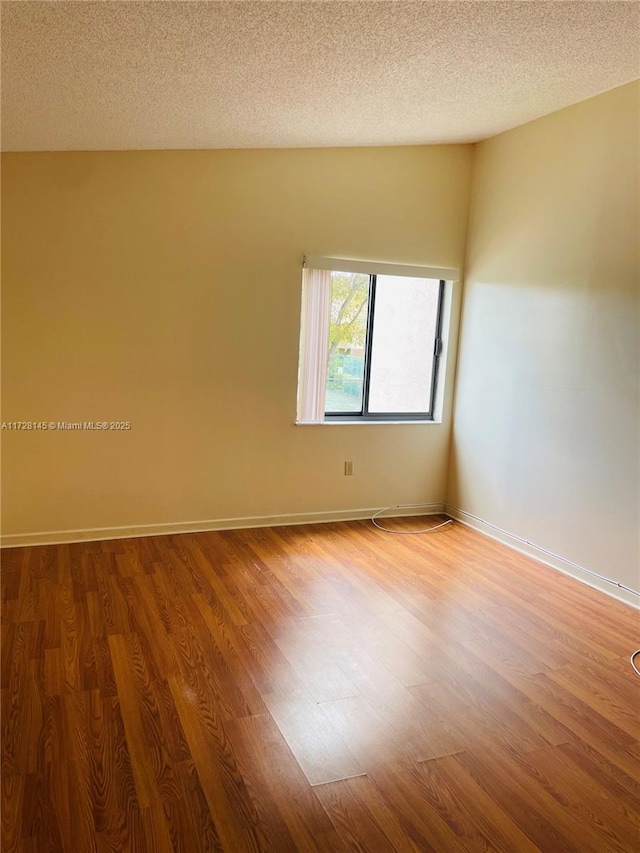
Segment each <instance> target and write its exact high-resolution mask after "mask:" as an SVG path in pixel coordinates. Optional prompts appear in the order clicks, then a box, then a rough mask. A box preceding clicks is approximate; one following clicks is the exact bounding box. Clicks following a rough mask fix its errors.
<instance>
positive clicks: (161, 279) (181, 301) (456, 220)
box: [2, 146, 472, 535]
mask: <svg viewBox="0 0 640 853" xmlns="http://www.w3.org/2000/svg"><path fill="white" fill-rule="evenodd" d="M471 155H472V149H471V147H470V146H440V147H428V148H427V147H424V148H422V147H416V148H389V149H374V148H368V149H338V150H298V151H218V152H204V151H202V152H198V151H190V152H111V153H56V154H42V153H41V154H8V155H5V156H4V157H3V174H2V181H3V184H2V207H3V235H2V236H3V241H2V242H3V246H2V248H3V269H2V272H3V291H4V292H3V312H4V313H3V322H4V338H3V356H4V358H3V369H4V388H3V403H4V405H3V420H5V421H9V420H11V421H13V420H39V419H43V420H45V421H50V420H52V421H59V420H65V421H85V420H94V421H95V420H106V421H111V420H123V421H130V422H131V423H132V430H131V431H130V432H128V433H107V434H103V433H96V432H93V433H77V432H68V433H52V432H37V433H34V432H31V433H26V432H19V433H8V432H6V431H5V432H4V433H3V436H2V437H3V439H4V442H3V533H4V534H5V535H11V534H22V533H39V532H43V531H60V530H79V529H93V528H100V527H114V526H115V527H119V526H127V525H144V524H161V523H173V522H177V523H180V522H188V521H199V520H210V519H212V520H215V519H225V518H234V517H246V516H263V515H274V514H289V513H305V512H322V511H335V510H349V509H357V508H364V507H377V506H385V505H387V504H390V503H396V502H403V503H412V502H418V501H427V502H441V501H444V498H445V491H446V476H447V470H446V469H447V455H448V442H449V432H450V408H451V406H450V399H449V400H448V402H447V405H445V416H444V422H443V424H442V425H402V426H377V425H376V426H329V427H301V426H298V427H296V426H294V419H295V404H296V374H297V358H298V329H299V310H300V273H301V269H300V267H301V260H302V254H303V253H304V252H307V253H310V254H319V255H329V256H331V255H333V256H338V257H340V256H346V257H355V258H363V259H373V260H381V261H396V262H406V263H410V264H428V265H435V266H454V267H460V266H461V265H462V260H463V252H464V240H465V230H466V222H467V205H468V198H467V195H468V185H469V173H470V165H471ZM451 355H452V356H453V353H452V354H451ZM451 386H452V383H451V382H449V389H448V390H449V398H450V397H451V390H452V389H451ZM346 459H351V460H353V462H354V468H355V476H353V477H351V478H346V477H344V475H343V463H344V460H346Z"/></svg>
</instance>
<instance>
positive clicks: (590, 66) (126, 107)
mask: <svg viewBox="0 0 640 853" xmlns="http://www.w3.org/2000/svg"><path fill="white" fill-rule="evenodd" d="M639 76H640V4H639V3H637V2H515V0H509V2H454V0H443V1H442V2H428V0H424V2H401V0H395V1H394V2H377V0H370V2H337V1H336V2H331V0H330V1H329V2H267V0H262V1H261V2H249V1H248V0H247V2H233V3H229V2H217V1H216V0H211V2H167V1H166V0H164V1H163V0H161V2H152V3H148V2H86V0H85V1H84V2H8V0H5V2H3V3H2V107H3V121H2V143H3V148H4V149H5V150H60V149H66V150H78V149H85V150H86V149H135V148H270V147H307V146H341V145H394V144H420V143H437V142H467V141H476V140H479V139H483V138H485V137H487V136H492V135H494V134H496V133H499V132H500V131H503V130H506V129H508V128H511V127H514V126H516V125H518V124H522V123H523V122H526V121H529V120H531V119H533V118H536V117H538V116H540V115H544V114H546V113H549V112H552V111H554V110H557V109H560V108H562V107H564V106H567V105H569V104H572V103H576V102H577V101H580V100H584V99H585V98H588V97H591V96H592V95H595V94H598V93H599V92H602V91H605V90H607V89H611V88H613V87H615V86H619V85H622V84H623V83H626V82H629V81H631V80H634V79H636V78H638V77H639Z"/></svg>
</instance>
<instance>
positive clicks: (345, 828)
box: [2, 518, 640, 853]
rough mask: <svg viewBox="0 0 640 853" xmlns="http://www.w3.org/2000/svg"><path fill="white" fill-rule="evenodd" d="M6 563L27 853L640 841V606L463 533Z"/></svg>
mask: <svg viewBox="0 0 640 853" xmlns="http://www.w3.org/2000/svg"><path fill="white" fill-rule="evenodd" d="M430 522H433V523H435V521H434V519H433V518H430V519H428V520H427V523H430ZM395 523H396V524H397V525H398V526H400V527H402V528H403V529H411V527H412V525H413V526H416V527H418V526H420V525H423V526H424V523H425V520H424V519H422V520H420V519H415V520H414V519H404V520H397V521H396V522H395ZM2 556H3V560H2V562H3V571H2V588H3V627H2V639H3V645H2V747H3V753H2V833H3V844H2V850H3V851H4V853H9V851H18V850H20V851H25V853H26V851H30V853H32V852H33V851H38V853H46V851H71V853H85V851H100V853H102V851H136V853H137V851H140V853H144V851H149V853H151V851H153V853H155V852H156V851H171V850H176V851H185V853H195V851H199V850H215V851H230V853H241V851H262V850H264V851H275V853H286V851H330V853H334V851H347V850H351V851H353V850H356V851H365V853H385V851H394V850H395V851H421V853H422V851H435V853H447V851H479V850H480V851H488V850H489V851H493V850H496V851H506V853H526V851H536V850H538V851H544V853H562V851H579V853H588V851H593V853H608V851H637V850H639V849H640V744H639V739H640V725H639V722H638V708H639V707H640V679H639V678H637V676H635V675H634V673H633V671H632V669H631V667H630V665H629V662H628V657H629V654H630V653H631V651H633V650H634V649H635V648H637V647H638V646H640V616H639V614H638V613H637V612H636V611H634V610H633V609H631V608H629V607H626V606H625V605H623V604H621V603H618V602H616V601H614V600H612V599H609V598H607V597H606V596H604V595H602V594H601V593H598V592H596V591H594V590H591V589H590V588H588V587H586V586H583V585H581V584H579V583H578V582H576V581H573V580H571V579H569V578H567V577H564V576H563V575H561V574H559V573H557V572H555V571H553V570H552V569H548V568H546V567H545V566H543V565H540V564H538V563H536V562H534V561H533V560H530V559H528V558H526V557H523V556H520V555H519V554H517V553H514V552H513V551H510V550H508V549H506V548H505V547H503V546H501V545H499V544H498V543H496V542H494V541H492V540H490V539H487V538H485V537H483V536H481V535H480V534H478V533H475V532H474V531H472V530H469V529H468V528H465V527H463V526H462V525H460V524H457V523H453V524H451V525H448V526H446V527H444V528H442V529H441V530H439V531H438V532H437V533H434V534H432V535H425V536H393V535H390V534H387V533H383V532H381V531H378V530H376V529H375V528H373V527H372V526H371V525H370V524H369V523H367V522H352V523H341V524H327V525H318V526H311V525H309V526H304V527H289V528H275V529H260V530H240V531H229V532H220V533H202V534H185V535H179V536H163V537H153V538H147V539H130V540H117V541H108V542H95V543H82V544H74V545H56V546H42V547H32V548H16V549H11V550H7V551H4V552H3V555H2Z"/></svg>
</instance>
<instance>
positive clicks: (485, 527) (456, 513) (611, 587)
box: [445, 504, 640, 610]
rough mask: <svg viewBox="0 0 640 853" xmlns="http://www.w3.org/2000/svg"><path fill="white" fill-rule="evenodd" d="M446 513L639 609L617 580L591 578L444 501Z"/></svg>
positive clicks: (586, 572) (635, 599)
mask: <svg viewBox="0 0 640 853" xmlns="http://www.w3.org/2000/svg"><path fill="white" fill-rule="evenodd" d="M445 514H446V515H448V516H450V517H451V518H455V519H456V521H460V522H462V524H465V525H466V526H467V527H472V528H473V529H474V530H477V531H478V532H479V533H483V534H484V535H485V536H489V537H490V538H491V539H495V540H496V541H497V542H501V543H502V544H503V545H507V546H508V547H509V548H512V549H513V550H514V551H519V552H520V553H521V554H526V555H527V557H533V558H534V559H535V560H538V562H540V563H544V565H545V566H550V567H551V568H552V569H556V570H557V571H559V572H562V574H564V575H569V577H572V578H574V579H575V580H577V581H580V582H581V583H584V584H586V585H587V586H590V587H593V589H597V590H599V591H600V592H604V593H606V594H607V595H610V596H611V597H612V598H615V599H617V600H618V601H622V602H623V603H624V604H629V605H630V606H631V607H634V608H635V609H636V610H640V598H638V597H637V596H636V595H634V594H633V593H631V592H627V591H626V590H625V589H621V588H620V587H618V586H617V585H616V583H617V582H616V581H612V582H611V583H610V584H609V583H607V582H606V581H604V580H600V579H599V578H597V577H594V576H593V575H592V574H591V573H590V572H589V570H588V569H585V568H583V567H582V566H579V565H578V564H577V563H573V562H571V561H570V560H566V559H564V558H563V557H560V556H559V555H558V554H552V553H551V552H549V551H547V550H546V549H545V548H541V547H539V546H538V545H534V544H533V542H527V541H526V540H524V539H522V538H521V537H520V536H516V535H515V534H513V533H509V532H507V531H506V530H503V529H502V528H500V527H496V526H495V525H494V524H490V523H489V522H488V521H484V520H483V519H481V518H478V516H475V515H472V514H471V513H469V512H465V510H463V509H459V508H458V507H455V506H451V505H450V504H447V505H446V507H445Z"/></svg>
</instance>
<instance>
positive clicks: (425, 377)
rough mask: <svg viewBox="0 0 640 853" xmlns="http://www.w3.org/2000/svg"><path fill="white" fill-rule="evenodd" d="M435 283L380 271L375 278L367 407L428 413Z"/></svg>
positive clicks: (379, 410) (373, 410)
mask: <svg viewBox="0 0 640 853" xmlns="http://www.w3.org/2000/svg"><path fill="white" fill-rule="evenodd" d="M439 293H440V282H439V281H437V280H435V279H424V278H406V277H404V276H389V275H379V276H377V280H376V288H375V306H374V316H373V335H372V346H371V367H370V384H369V405H368V410H369V412H371V413H372V414H379V413H384V412H406V413H416V412H428V411H429V410H430V407H431V389H432V373H433V360H434V358H433V356H434V341H435V337H436V326H437V319H438V301H439Z"/></svg>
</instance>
